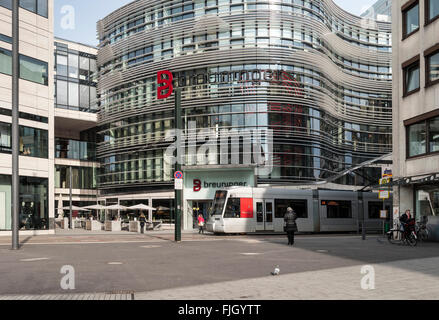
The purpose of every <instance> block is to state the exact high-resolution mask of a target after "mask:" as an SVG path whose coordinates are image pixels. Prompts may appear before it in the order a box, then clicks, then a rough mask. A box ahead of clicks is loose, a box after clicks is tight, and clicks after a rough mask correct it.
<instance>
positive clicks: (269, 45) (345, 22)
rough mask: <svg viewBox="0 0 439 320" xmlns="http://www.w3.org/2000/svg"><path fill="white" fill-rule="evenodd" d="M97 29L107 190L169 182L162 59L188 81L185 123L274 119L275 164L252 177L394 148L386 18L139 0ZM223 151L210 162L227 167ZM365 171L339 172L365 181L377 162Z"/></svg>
mask: <svg viewBox="0 0 439 320" xmlns="http://www.w3.org/2000/svg"><path fill="white" fill-rule="evenodd" d="M97 29H98V35H99V38H100V45H99V54H98V67H99V79H98V93H99V95H100V98H99V100H100V111H99V126H100V130H99V136H100V141H99V144H98V147H97V154H98V158H99V159H100V161H101V163H102V168H103V169H102V172H101V174H100V179H99V186H100V190H101V192H102V193H103V194H104V195H105V194H107V195H112V196H117V195H121V194H127V193H131V194H133V193H137V192H146V191H148V190H151V191H154V190H161V189H163V190H166V189H167V190H172V188H173V185H172V184H173V174H172V172H173V170H172V166H170V165H167V164H166V161H165V159H164V154H165V150H166V148H167V147H168V146H169V145H170V143H171V142H172V140H171V142H170V140H169V139H166V134H167V132H169V130H171V129H173V128H174V99H173V97H170V98H168V99H165V100H157V99H156V95H157V72H158V71H160V70H170V71H171V72H172V73H173V80H174V86H175V87H180V88H182V95H183V98H182V108H183V122H184V126H185V128H188V127H189V128H191V130H193V129H194V128H195V126H196V128H197V130H199V129H209V130H206V131H202V132H205V133H206V134H207V135H211V134H213V135H214V134H215V133H216V134H218V132H221V130H224V129H243V128H247V129H267V130H272V133H273V135H272V138H273V139H272V148H271V149H270V150H272V151H270V152H271V154H270V156H271V157H272V163H273V169H272V170H271V172H270V173H269V174H264V175H258V174H255V177H254V178H255V184H259V185H260V184H262V185H267V184H268V185H285V184H287V185H289V184H291V185H293V184H294V185H300V184H309V183H316V182H319V181H325V180H326V179H328V178H330V177H333V176H334V175H336V174H337V173H339V172H341V171H343V170H345V169H348V168H351V167H352V166H354V165H357V164H359V163H363V162H365V161H367V160H370V159H373V158H377V157H379V156H382V155H385V154H388V153H391V145H392V137H391V126H392V105H391V100H392V95H391V94H392V91H391V90H392V69H391V54H392V53H391V25H390V24H389V23H385V22H376V21H370V20H367V19H362V18H360V17H356V16H353V15H351V14H349V13H347V12H346V11H344V10H342V9H340V8H339V7H338V6H336V5H335V4H334V3H333V2H332V1H331V0H265V1H263V0H257V1H256V0H167V1H162V0H138V1H134V2H132V3H130V4H128V5H126V6H124V7H122V8H120V9H118V10H116V11H115V12H113V13H112V14H110V15H109V16H107V17H106V18H104V19H103V20H101V21H99V22H98V24H97ZM191 123H192V124H191ZM194 132H195V131H194ZM197 132H198V131H197ZM187 133H188V136H189V137H190V136H191V131H190V130H189V131H187ZM198 135H199V134H198ZM197 145H198V144H197ZM239 152H240V153H241V154H242V153H243V148H242V147H240V148H239ZM219 158H220V156H219V155H218V161H216V159H213V160H211V159H210V160H209V161H211V162H209V163H208V164H207V165H206V164H205V166H204V167H205V168H207V169H208V170H209V171H208V174H210V175H212V174H214V173H215V172H217V175H218V176H219V177H221V176H222V173H221V172H222V170H225V169H226V168H229V167H230V166H221V162H220V160H219ZM203 164H204V163H203ZM186 165H187V166H186V169H187V170H188V172H190V169H191V165H193V166H194V167H195V168H196V169H199V170H201V169H202V167H203V166H202V165H200V163H198V162H197V161H194V162H190V161H189V162H187V163H186ZM236 167H239V166H236ZM361 171H362V172H361V174H358V175H355V176H349V175H347V176H344V177H343V178H341V179H338V180H337V181H336V182H337V183H338V184H340V185H344V186H346V185H367V184H368V183H369V181H368V180H369V179H371V178H376V177H377V176H378V175H379V174H380V170H379V169H374V168H363V169H361ZM232 175H233V174H232ZM224 176H227V173H225V174H224ZM191 178H192V176H191ZM194 180H198V179H194ZM185 183H186V182H185ZM191 183H192V182H191ZM197 183H198V181H197ZM207 186H209V184H207ZM194 189H195V187H194Z"/></svg>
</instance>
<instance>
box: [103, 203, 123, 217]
mask: <svg viewBox="0 0 439 320" xmlns="http://www.w3.org/2000/svg"><path fill="white" fill-rule="evenodd" d="M106 209H107V210H117V211H120V210H127V209H128V208H127V207H125V206H121V205H120V204H114V205H112V206H108V207H106ZM118 216H119V214H118Z"/></svg>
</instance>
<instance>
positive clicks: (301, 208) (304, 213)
mask: <svg viewBox="0 0 439 320" xmlns="http://www.w3.org/2000/svg"><path fill="white" fill-rule="evenodd" d="M274 203H275V207H276V210H275V217H276V218H278V219H283V218H284V216H285V213H287V209H288V207H291V208H293V210H294V211H295V212H296V213H297V217H298V218H300V219H307V218H308V201H307V200H288V199H276V200H275V201H274Z"/></svg>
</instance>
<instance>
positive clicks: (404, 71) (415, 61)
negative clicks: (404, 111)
mask: <svg viewBox="0 0 439 320" xmlns="http://www.w3.org/2000/svg"><path fill="white" fill-rule="evenodd" d="M420 60H421V56H420V55H417V56H415V57H413V58H411V59H410V60H408V61H406V62H404V63H403V64H402V65H401V68H402V75H403V76H402V78H403V98H405V97H408V96H410V95H412V94H414V93H416V92H419V90H421V62H420ZM415 65H417V66H418V68H419V86H418V88H416V89H414V90H411V91H407V71H408V69H409V68H412V67H414V66H415Z"/></svg>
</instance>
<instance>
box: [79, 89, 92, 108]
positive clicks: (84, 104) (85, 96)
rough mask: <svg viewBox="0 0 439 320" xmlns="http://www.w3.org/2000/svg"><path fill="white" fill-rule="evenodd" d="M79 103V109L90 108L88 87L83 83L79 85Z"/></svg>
mask: <svg viewBox="0 0 439 320" xmlns="http://www.w3.org/2000/svg"><path fill="white" fill-rule="evenodd" d="M79 103H80V106H81V110H82V111H84V110H88V109H89V108H90V87H89V86H85V85H82V84H81V85H80V95H79Z"/></svg>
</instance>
